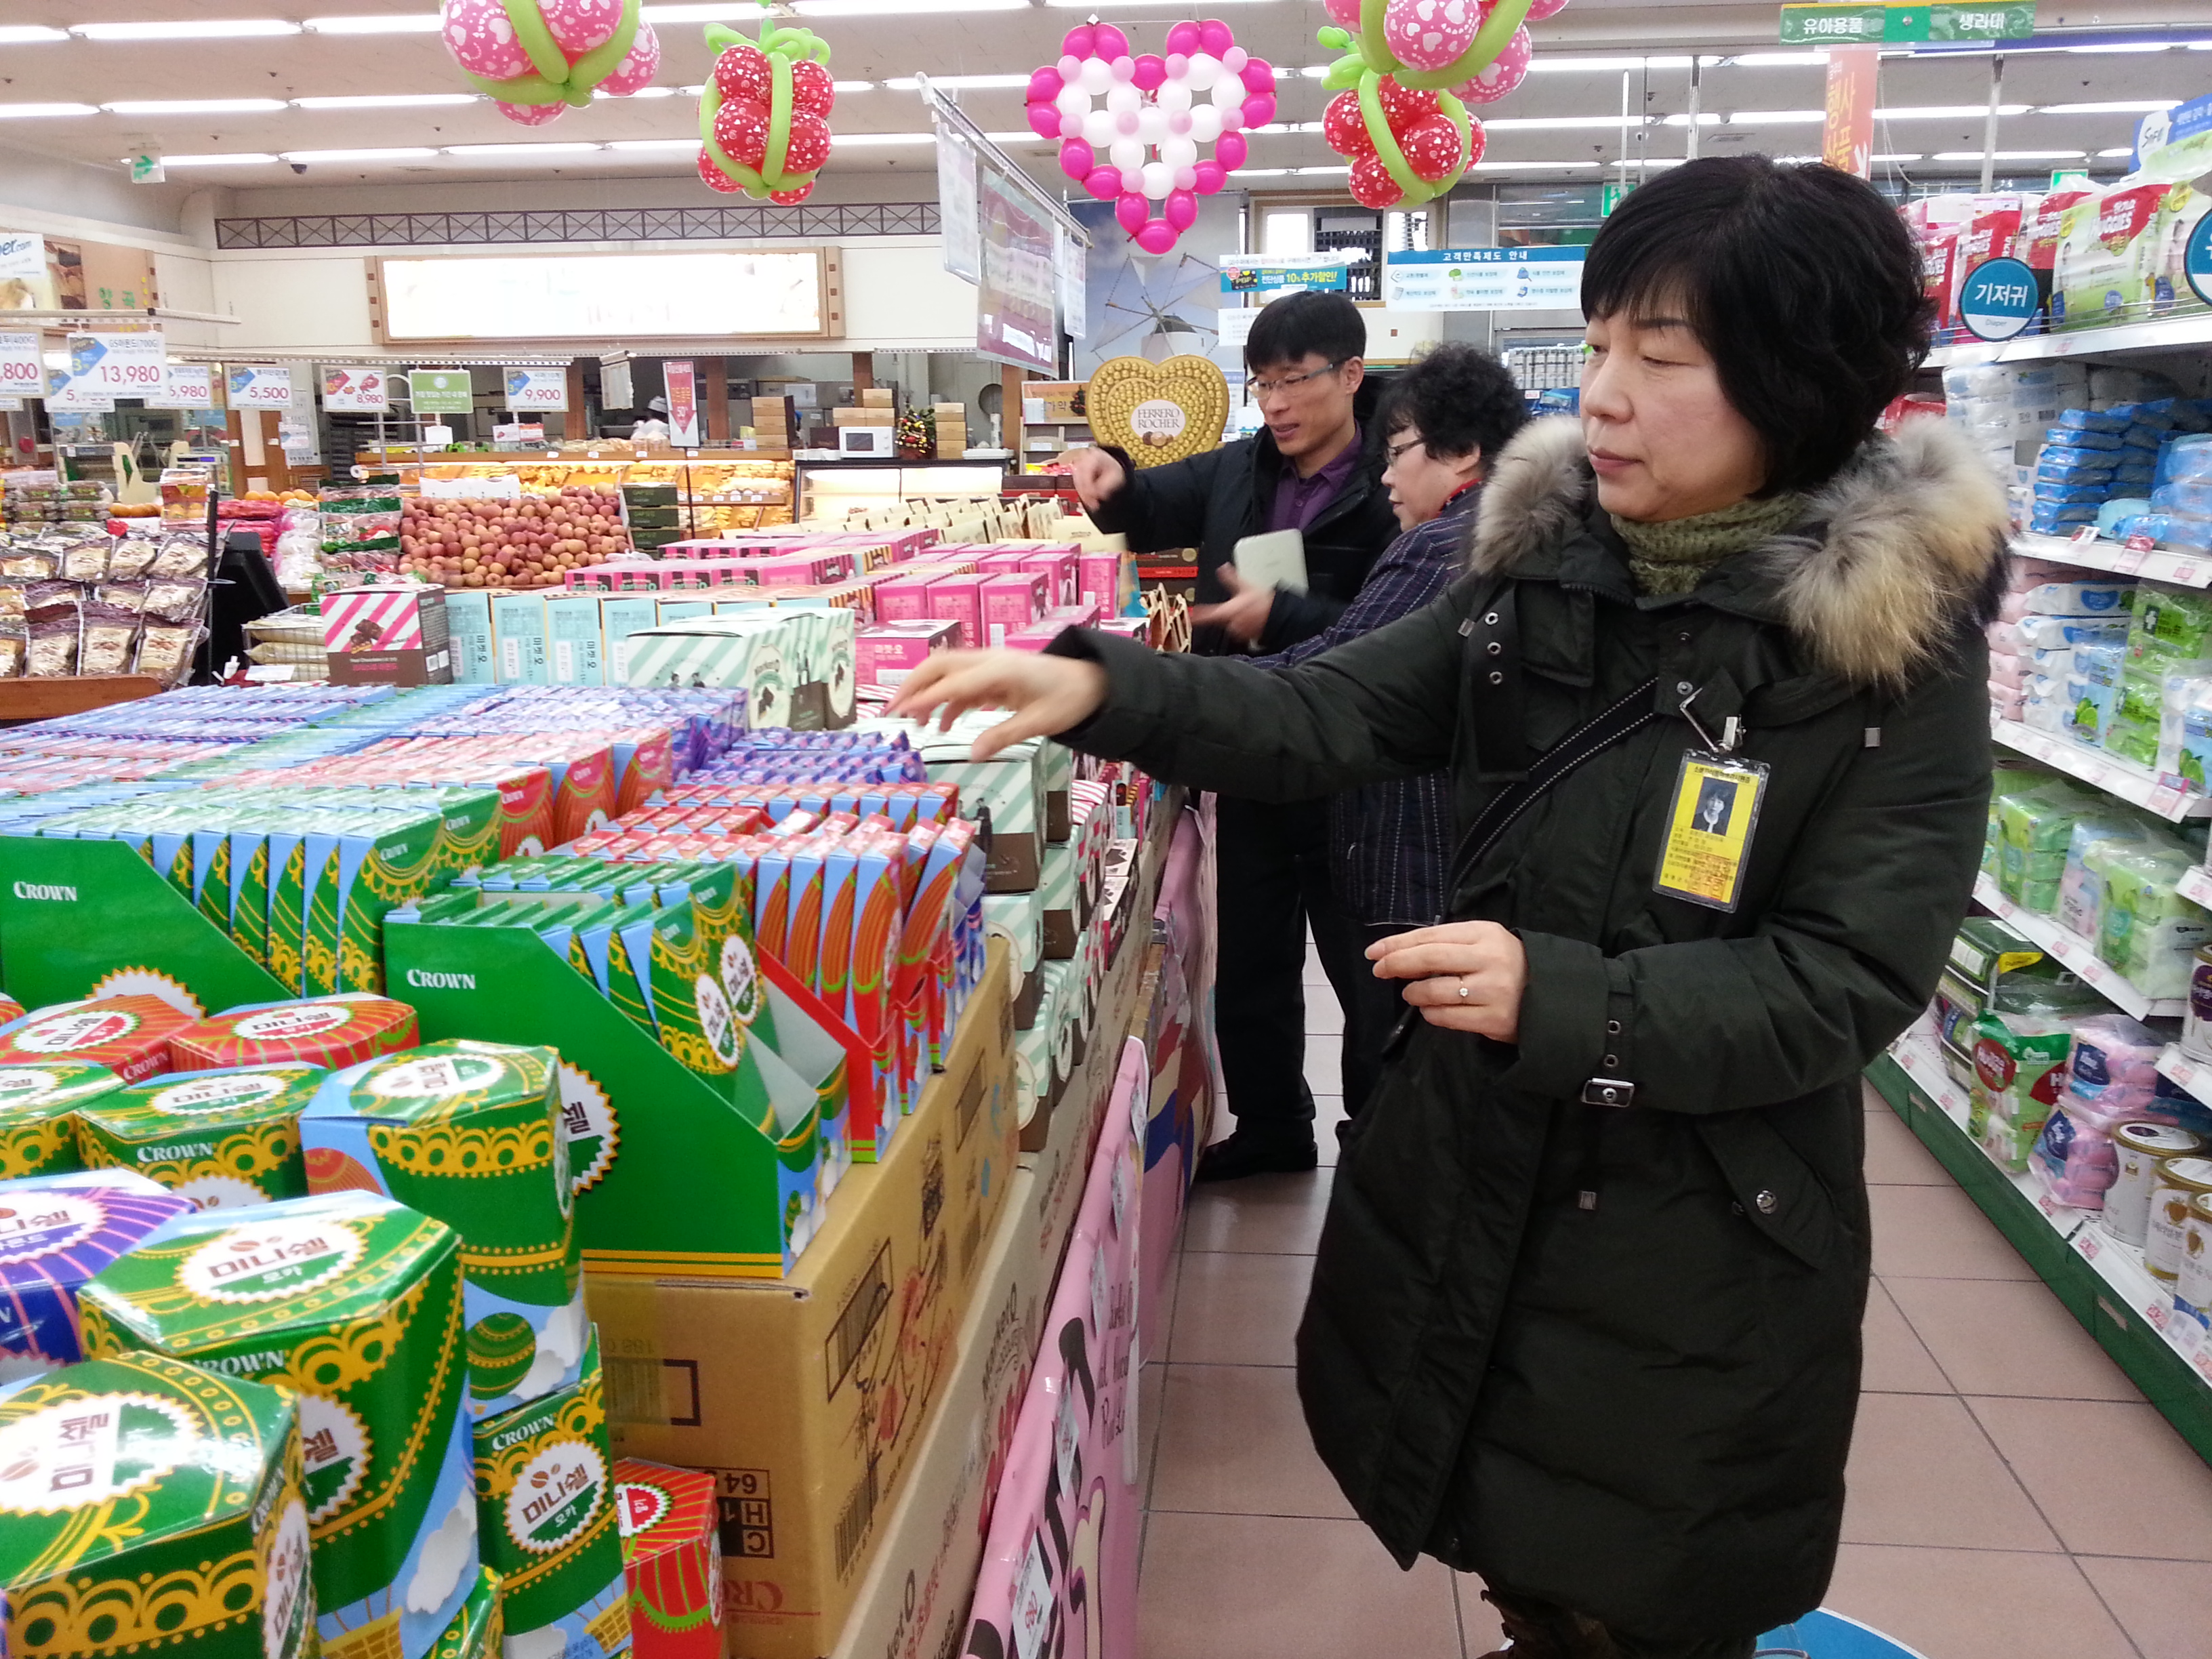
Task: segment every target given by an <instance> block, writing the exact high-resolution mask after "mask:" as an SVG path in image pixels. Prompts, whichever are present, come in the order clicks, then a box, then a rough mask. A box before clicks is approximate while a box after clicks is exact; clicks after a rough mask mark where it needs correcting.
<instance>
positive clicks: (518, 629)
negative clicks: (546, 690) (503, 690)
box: [491, 593, 553, 685]
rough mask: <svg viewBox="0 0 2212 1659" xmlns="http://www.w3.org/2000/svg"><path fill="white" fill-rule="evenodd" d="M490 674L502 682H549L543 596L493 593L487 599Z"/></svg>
mask: <svg viewBox="0 0 2212 1659" xmlns="http://www.w3.org/2000/svg"><path fill="white" fill-rule="evenodd" d="M491 641H492V677H493V678H495V679H496V680H497V681H498V682H499V683H500V684H502V685H550V684H552V683H553V677H552V674H551V672H550V670H549V668H548V666H547V656H546V650H545V595H544V594H543V593H496V594H494V595H493V596H492V602H491Z"/></svg>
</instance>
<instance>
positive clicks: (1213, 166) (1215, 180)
mask: <svg viewBox="0 0 2212 1659" xmlns="http://www.w3.org/2000/svg"><path fill="white" fill-rule="evenodd" d="M1167 47H1168V49H1167V55H1166V56H1165V57H1160V56H1158V55H1156V54H1154V53H1152V52H1146V54H1145V55H1144V56H1143V57H1141V58H1136V57H1132V56H1131V55H1130V52H1129V38H1128V36H1127V35H1126V34H1124V33H1121V30H1119V29H1117V28H1115V27H1114V26H1113V25H1112V24H1111V23H1085V24H1082V25H1080V26H1079V27H1075V28H1072V29H1070V30H1069V31H1068V32H1067V38H1066V40H1063V41H1061V42H1060V61H1059V62H1058V63H1057V64H1046V65H1045V66H1044V67H1043V68H1042V69H1040V70H1037V71H1036V74H1034V75H1032V76H1030V89H1029V114H1030V127H1031V129H1032V130H1033V131H1035V132H1036V135H1037V136H1038V137H1040V138H1057V139H1058V140H1060V171H1061V172H1063V173H1066V175H1067V176H1068V177H1069V178H1071V179H1074V180H1075V181H1076V183H1078V184H1079V185H1082V186H1083V187H1084V188H1085V189H1086V190H1088V191H1090V192H1091V194H1092V195H1093V196H1096V197H1098V199H1099V200H1101V201H1102V202H1111V203H1113V204H1114V216H1115V219H1116V220H1118V221H1119V222H1120V223H1121V228H1122V229H1124V230H1126V231H1127V232H1128V233H1129V235H1130V237H1131V238H1132V239H1133V240H1134V241H1135V242H1136V244H1137V246H1139V247H1140V248H1142V249H1144V250H1145V252H1147V253H1165V252H1167V251H1168V250H1169V249H1170V248H1171V247H1173V246H1175V245H1176V240H1178V239H1179V238H1180V237H1181V236H1182V234H1183V232H1185V231H1186V230H1188V229H1189V228H1190V227H1191V226H1192V224H1193V223H1194V222H1196V220H1197V218H1198V198H1199V197H1201V196H1211V195H1212V194H1213V193H1214V192H1215V191H1218V190H1219V189H1220V188H1221V186H1222V185H1223V183H1224V182H1225V180H1226V179H1228V177H1229V175H1230V174H1231V173H1234V172H1235V171H1236V170H1237V168H1238V167H1243V165H1244V158H1245V149H1246V147H1245V143H1244V134H1245V132H1246V131H1248V130H1249V129H1250V128H1253V127H1262V126H1265V125H1267V124H1268V123H1269V122H1270V121H1272V120H1273V119H1274V118H1275V71H1274V69H1273V66H1272V65H1271V64H1268V63H1267V60H1266V59H1265V58H1254V57H1252V56H1251V55H1250V54H1249V53H1248V52H1246V51H1245V50H1244V48H1243V47H1242V46H1238V45H1237V37H1236V36H1235V35H1234V34H1233V33H1231V31H1230V27H1229V25H1228V24H1226V23H1224V22H1220V21H1215V20H1211V19H1209V20H1208V21H1206V22H1202V23H1198V22H1182V23H1177V24H1176V26H1175V27H1173V28H1171V29H1170V30H1169V31H1168V39H1167ZM1093 100H1100V101H1099V106H1097V107H1093ZM1208 145H1211V146H1212V155H1206V154H1205V153H1204V151H1205V149H1206V146H1208Z"/></svg>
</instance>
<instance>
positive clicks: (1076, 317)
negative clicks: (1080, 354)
mask: <svg viewBox="0 0 2212 1659" xmlns="http://www.w3.org/2000/svg"><path fill="white" fill-rule="evenodd" d="M1053 246H1054V248H1056V249H1057V250H1058V252H1055V253H1054V256H1053V268H1054V272H1055V273H1056V274H1057V276H1059V278H1060V326H1061V327H1062V328H1063V329H1065V330H1066V331H1067V332H1068V334H1069V335H1070V336H1071V337H1073V338H1075V339H1078V340H1080V339H1083V338H1085V337H1087V336H1088V334H1089V333H1090V329H1091V319H1090V312H1091V293H1090V288H1091V261H1090V258H1089V257H1088V253H1089V251H1088V250H1087V249H1085V248H1083V247H1080V246H1077V244H1076V240H1075V238H1073V236H1071V235H1069V234H1067V233H1066V231H1065V230H1061V229H1059V228H1057V227H1055V228H1054V232H1053Z"/></svg>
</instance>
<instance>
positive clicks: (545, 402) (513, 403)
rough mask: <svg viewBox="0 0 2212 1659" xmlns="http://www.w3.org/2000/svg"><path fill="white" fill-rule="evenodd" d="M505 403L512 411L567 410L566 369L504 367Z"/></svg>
mask: <svg viewBox="0 0 2212 1659" xmlns="http://www.w3.org/2000/svg"><path fill="white" fill-rule="evenodd" d="M507 407H508V408H509V409H512V410H526V409H538V410H544V409H552V410H565V409H567V408H568V370H567V369H565V368H510V369H508V370H507Z"/></svg>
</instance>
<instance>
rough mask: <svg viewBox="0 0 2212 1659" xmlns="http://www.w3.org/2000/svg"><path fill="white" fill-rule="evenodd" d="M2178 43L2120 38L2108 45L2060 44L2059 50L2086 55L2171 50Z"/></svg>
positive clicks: (2177, 41)
mask: <svg viewBox="0 0 2212 1659" xmlns="http://www.w3.org/2000/svg"><path fill="white" fill-rule="evenodd" d="M2180 44H2181V43H2180V42H2179V40H2172V41H2168V40H2121V41H2116V42H2114V43H2113V44H2112V45H2111V46H2061V47H2060V48H2059V51H2061V52H2075V53H2078V54H2080V55H2081V56H2082V57H2088V56H2090V55H2092V54H2093V53H2097V52H2115V53H2118V52H2171V51H2172V50H2173V48H2174V47H2175V46H2179V45H2180Z"/></svg>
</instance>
